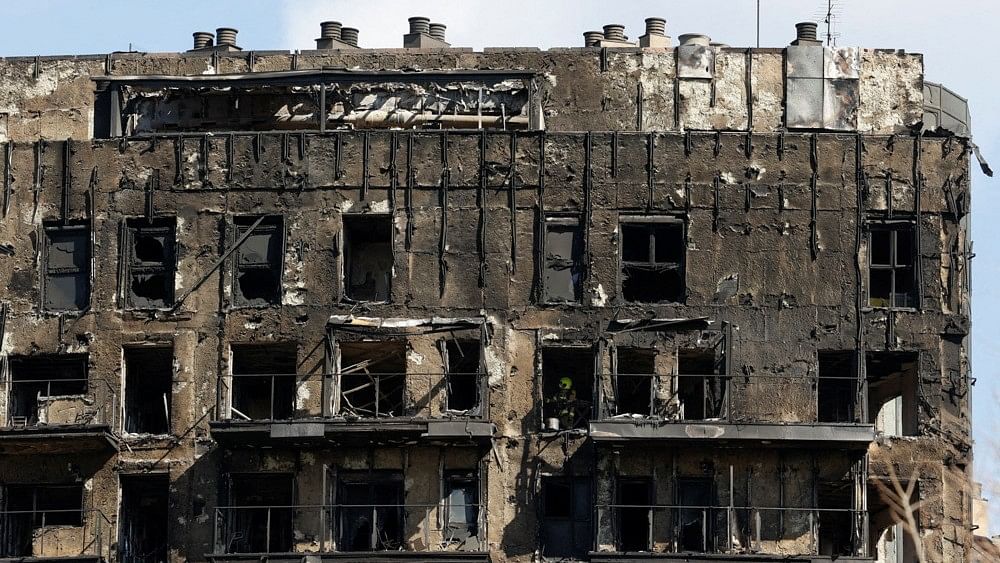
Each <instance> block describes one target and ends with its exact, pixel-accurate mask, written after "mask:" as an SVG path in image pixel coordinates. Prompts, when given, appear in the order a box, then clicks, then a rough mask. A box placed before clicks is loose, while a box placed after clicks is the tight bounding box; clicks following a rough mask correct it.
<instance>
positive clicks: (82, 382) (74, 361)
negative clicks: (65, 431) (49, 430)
mask: <svg viewBox="0 0 1000 563" xmlns="http://www.w3.org/2000/svg"><path fill="white" fill-rule="evenodd" d="M8 361H9V366H10V378H11V383H10V405H9V407H8V413H10V425H11V426H31V425H35V424H38V423H43V424H75V423H86V422H88V420H89V417H88V416H87V413H85V412H84V408H83V407H84V405H83V401H76V402H77V403H78V404H77V405H76V406H78V407H79V408H76V409H73V408H71V409H56V411H55V412H53V413H52V415H51V416H50V414H49V412H48V411H49V409H48V407H49V405H50V404H52V403H53V402H54V401H56V400H59V398H62V397H67V398H68V397H77V398H79V397H80V396H82V395H84V394H86V393H87V355H86V354H58V355H44V356H10V358H9V360H8Z"/></svg>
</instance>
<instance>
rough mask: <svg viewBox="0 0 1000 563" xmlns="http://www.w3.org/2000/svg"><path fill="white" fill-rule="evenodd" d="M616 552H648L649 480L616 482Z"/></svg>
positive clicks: (649, 529)
mask: <svg viewBox="0 0 1000 563" xmlns="http://www.w3.org/2000/svg"><path fill="white" fill-rule="evenodd" d="M615 503H616V504H617V505H618V521H617V522H616V524H617V525H618V551H626V552H628V551H649V548H650V540H651V539H652V538H651V537H650V534H651V531H652V525H653V521H652V513H651V510H652V509H651V508H650V507H651V506H653V505H654V504H655V501H654V499H653V482H652V481H651V480H649V479H621V480H619V481H618V491H617V500H616V501H615Z"/></svg>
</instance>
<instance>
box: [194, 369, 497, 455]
mask: <svg viewBox="0 0 1000 563" xmlns="http://www.w3.org/2000/svg"><path fill="white" fill-rule="evenodd" d="M485 381H486V376H485V374H484V373H419V374H414V373H401V372H398V373H389V372H378V373H376V372H368V371H362V370H356V371H352V372H343V371H342V372H340V373H313V374H290V373H283V374H273V373H267V374H264V373H246V374H239V375H232V376H229V377H226V378H224V379H222V380H221V382H220V394H219V401H220V403H219V412H223V413H225V412H228V416H227V417H223V418H220V419H218V420H215V421H213V422H212V423H211V426H212V433H213V435H214V436H215V438H216V439H217V440H218V441H219V442H222V443H230V444H275V443H281V444H284V445H297V446H310V445H312V446H327V445H331V444H397V443H403V442H413V441H414V440H419V441H422V442H423V443H427V444H435V443H448V444H462V443H468V444H478V443H481V442H484V441H485V442H489V441H490V440H491V439H492V437H493V432H494V426H493V424H492V423H491V422H489V420H488V419H487V418H486V416H485V413H486V411H487V405H488V404H489V401H488V398H487V390H488V386H487V385H486V384H485Z"/></svg>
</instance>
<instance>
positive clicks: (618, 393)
mask: <svg viewBox="0 0 1000 563" xmlns="http://www.w3.org/2000/svg"><path fill="white" fill-rule="evenodd" d="M655 360H656V351H655V350H648V349H641V348H618V349H617V367H618V371H617V372H616V373H615V409H616V410H615V414H639V415H642V416H649V415H651V414H653V388H654V383H655V381H654V374H655V373H656V370H655V366H654V362H655Z"/></svg>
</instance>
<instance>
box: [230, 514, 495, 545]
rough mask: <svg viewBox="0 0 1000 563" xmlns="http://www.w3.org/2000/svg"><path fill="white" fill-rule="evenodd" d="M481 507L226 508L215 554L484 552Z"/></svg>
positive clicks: (483, 516) (483, 515)
mask: <svg viewBox="0 0 1000 563" xmlns="http://www.w3.org/2000/svg"><path fill="white" fill-rule="evenodd" d="M484 518H485V511H484V510H483V507H482V505H480V504H451V503H447V502H445V503H440V504H405V505H404V504H335V505H313V506H223V507H218V508H216V509H215V536H214V545H215V552H216V553H219V554H234V553H331V552H368V551H412V552H442V551H482V550H483V549H482V548H481V547H480V541H479V536H480V530H483V529H484V528H483V526H484V523H485V522H484Z"/></svg>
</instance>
